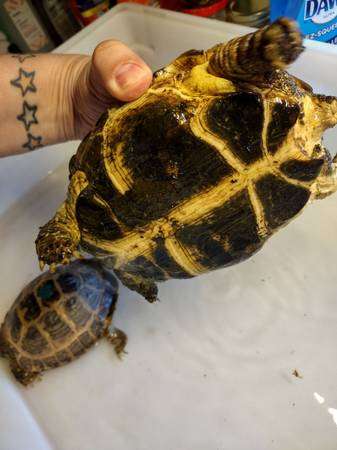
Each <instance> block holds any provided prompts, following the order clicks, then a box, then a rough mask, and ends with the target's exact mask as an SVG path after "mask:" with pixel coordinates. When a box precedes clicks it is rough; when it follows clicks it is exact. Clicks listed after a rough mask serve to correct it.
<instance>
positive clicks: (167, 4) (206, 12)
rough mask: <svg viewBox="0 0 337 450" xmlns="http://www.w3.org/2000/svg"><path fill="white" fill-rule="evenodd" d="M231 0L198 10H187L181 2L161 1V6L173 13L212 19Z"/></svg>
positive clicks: (198, 8)
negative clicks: (178, 12) (177, 12)
mask: <svg viewBox="0 0 337 450" xmlns="http://www.w3.org/2000/svg"><path fill="white" fill-rule="evenodd" d="M228 3H229V0H219V1H218V2H216V3H213V4H212V5H209V6H199V7H197V8H186V5H185V4H183V3H182V2H181V1H179V0H161V2H160V6H161V7H162V8H164V9H170V10H173V11H180V12H183V13H185V14H192V15H194V16H201V17H210V16H213V15H214V14H216V13H217V12H218V11H221V10H222V9H224V8H226V6H227V4H228Z"/></svg>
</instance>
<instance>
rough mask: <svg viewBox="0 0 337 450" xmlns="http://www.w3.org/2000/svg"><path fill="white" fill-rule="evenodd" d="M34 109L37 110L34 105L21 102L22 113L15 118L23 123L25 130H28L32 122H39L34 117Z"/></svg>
mask: <svg viewBox="0 0 337 450" xmlns="http://www.w3.org/2000/svg"><path fill="white" fill-rule="evenodd" d="M36 111H37V106H36V105H30V104H29V103H27V102H26V101H24V102H23V111H22V114H20V115H19V116H17V119H18V120H20V121H21V122H22V123H23V124H24V126H25V128H26V131H28V130H29V128H30V126H31V125H32V124H33V123H39V122H38V120H37V118H36V115H35V114H36Z"/></svg>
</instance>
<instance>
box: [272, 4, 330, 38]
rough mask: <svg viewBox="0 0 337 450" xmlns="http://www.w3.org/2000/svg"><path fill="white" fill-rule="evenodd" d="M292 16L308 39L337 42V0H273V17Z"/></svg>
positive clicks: (273, 18)
mask: <svg viewBox="0 0 337 450" xmlns="http://www.w3.org/2000/svg"><path fill="white" fill-rule="evenodd" d="M280 16H286V17H292V18H293V19H295V20H297V22H298V24H299V27H300V29H301V31H302V33H303V34H304V36H305V37H306V38H307V39H314V40H317V41H321V42H329V43H331V44H337V0H288V1H287V0H286V1H284V0H271V19H272V20H275V19H277V18H278V17H280Z"/></svg>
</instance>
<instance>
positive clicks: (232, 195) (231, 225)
mask: <svg viewBox="0 0 337 450" xmlns="http://www.w3.org/2000/svg"><path fill="white" fill-rule="evenodd" d="M302 51H303V47H302V37H301V35H300V33H299V31H298V29H297V26H296V24H295V22H292V21H291V20H288V19H285V18H281V19H279V20H277V21H276V22H274V23H273V24H271V25H268V26H266V27H264V28H262V29H260V30H258V31H256V32H255V33H251V34H248V35H246V36H242V37H238V38H235V39H232V40H231V41H229V42H227V43H225V44H219V45H216V46H215V47H213V48H211V49H209V50H207V51H196V50H191V51H188V52H185V53H184V54H182V55H181V56H179V57H178V58H176V59H175V60H174V61H173V62H172V63H171V64H169V65H168V66H166V67H164V68H162V69H160V70H158V71H157V72H156V73H155V75H154V79H153V83H152V85H151V87H150V88H149V89H148V90H147V92H146V93H145V94H143V95H142V96H141V97H140V98H139V99H137V100H135V101H133V102H131V103H129V104H124V105H118V106H113V107H111V108H110V109H109V110H108V111H106V112H105V113H104V115H103V116H102V117H101V119H100V120H99V121H98V123H97V126H96V128H95V129H94V130H93V131H92V132H91V133H90V134H89V135H88V136H87V137H86V138H85V139H84V141H83V142H82V143H81V145H80V147H79V149H78V151H77V153H76V155H75V156H73V158H72V160H71V165H70V185H69V189H68V196H67V199H66V200H65V202H64V203H63V204H62V205H61V206H60V208H59V210H58V211H57V212H56V214H55V216H54V218H52V219H51V220H50V221H49V222H48V223H47V224H46V225H44V226H43V227H42V228H41V230H40V233H39V235H38V238H37V240H36V247H37V253H38V257H39V259H40V262H41V263H42V264H45V263H46V264H49V265H52V266H54V265H57V264H59V263H63V264H64V263H67V262H69V260H70V259H71V258H72V257H73V256H74V255H76V252H88V253H91V254H92V255H94V256H96V257H99V258H102V259H104V260H105V261H106V263H108V264H109V267H110V268H112V269H114V271H115V273H116V275H117V276H118V277H119V279H120V280H121V281H122V282H123V283H124V284H125V285H126V286H127V287H129V288H131V289H134V290H136V291H137V292H139V293H140V294H141V295H143V296H144V297H145V298H147V299H148V300H149V301H154V300H156V298H157V286H156V282H157V281H164V280H167V279H169V278H189V277H193V276H195V275H199V274H202V273H204V272H207V271H208V270H213V269H217V268H221V267H225V266H228V265H230V264H235V263H238V262H240V261H243V260H245V259H247V258H249V257H250V256H251V255H253V254H254V253H255V252H256V251H257V250H259V249H260V248H261V247H262V246H263V244H264V243H265V242H266V240H267V239H268V238H269V237H270V236H272V235H273V234H274V233H275V232H276V231H277V230H278V229H279V228H280V227H283V226H284V225H286V224H287V223H288V222H289V221H290V220H291V219H292V218H293V217H295V216H296V215H297V214H298V213H299V212H300V211H301V210H302V209H303V208H304V206H305V205H306V204H307V203H308V201H309V200H313V199H315V198H323V197H325V196H327V195H329V194H331V193H333V192H335V191H336V189H337V176H336V161H334V160H332V158H331V157H330V155H329V153H328V152H327V150H326V149H325V148H324V147H323V145H322V134H323V132H324V130H325V129H327V128H329V127H332V126H333V125H335V124H336V123H337V101H336V98H334V97H331V96H324V95H317V94H314V93H313V90H312V89H311V88H310V86H309V85H308V84H307V83H305V82H303V81H301V80H299V79H298V78H296V77H293V76H291V75H290V74H288V73H287V72H286V71H285V68H286V67H287V65H289V64H290V63H292V62H293V61H294V60H295V59H296V58H297V57H298V56H299V55H300V53H301V52H302Z"/></svg>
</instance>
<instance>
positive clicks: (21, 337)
mask: <svg viewBox="0 0 337 450" xmlns="http://www.w3.org/2000/svg"><path fill="white" fill-rule="evenodd" d="M117 292H118V284H117V281H116V279H115V278H114V276H113V275H112V274H110V273H109V272H108V271H107V270H105V269H104V268H103V267H102V266H101V264H100V263H99V262H97V261H96V260H88V261H84V260H81V261H75V262H73V263H72V264H70V265H68V266H66V267H64V266H61V267H58V268H57V269H56V271H55V272H54V273H51V272H46V273H43V274H42V275H40V276H39V277H37V278H35V280H33V281H32V282H31V283H30V284H29V285H28V286H26V287H25V288H24V289H23V291H22V292H21V293H20V295H19V296H18V298H17V299H16V301H15V302H14V304H13V306H12V308H11V309H10V311H9V312H8V314H7V315H6V318H5V321H4V323H3V325H2V326H1V329H0V354H1V355H2V356H5V357H7V358H8V359H9V361H10V365H11V369H12V371H13V373H14V375H15V376H16V378H17V379H18V380H19V381H20V382H22V383H23V384H28V383H29V382H30V381H32V377H34V378H35V376H36V374H38V373H40V372H43V371H45V370H47V369H50V368H53V367H58V366H61V365H63V364H66V363H68V362H70V361H72V360H73V359H75V358H76V357H78V356H80V355H81V354H83V353H84V352H85V351H86V350H87V349H89V348H90V347H91V346H92V345H93V344H95V343H96V342H97V340H98V339H100V338H101V337H102V336H104V335H105V334H106V332H107V329H108V327H109V325H110V323H111V318H112V313H113V310H114V306H115V303H116V301H117Z"/></svg>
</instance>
